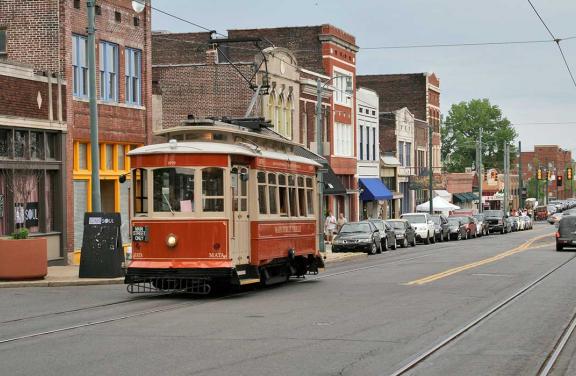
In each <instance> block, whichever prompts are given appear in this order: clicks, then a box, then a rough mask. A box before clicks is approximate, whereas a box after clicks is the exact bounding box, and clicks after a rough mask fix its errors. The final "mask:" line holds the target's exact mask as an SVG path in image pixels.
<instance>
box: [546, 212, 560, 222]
mask: <svg viewBox="0 0 576 376" xmlns="http://www.w3.org/2000/svg"><path fill="white" fill-rule="evenodd" d="M563 216H564V215H563V214H562V213H554V214H552V215H551V216H549V217H548V219H547V221H548V223H550V224H551V225H553V224H556V223H558V222H560V220H561V219H562V217H563Z"/></svg>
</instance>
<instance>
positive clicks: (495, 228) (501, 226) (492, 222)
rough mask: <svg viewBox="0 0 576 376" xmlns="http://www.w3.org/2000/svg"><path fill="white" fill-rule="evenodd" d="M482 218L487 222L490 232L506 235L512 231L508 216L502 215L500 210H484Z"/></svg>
mask: <svg viewBox="0 0 576 376" xmlns="http://www.w3.org/2000/svg"><path fill="white" fill-rule="evenodd" d="M484 218H485V219H486V222H488V229H489V231H490V232H499V233H501V234H506V233H507V232H511V231H512V224H511V223H510V220H509V218H508V215H506V214H504V212H503V211H502V210H486V211H484Z"/></svg>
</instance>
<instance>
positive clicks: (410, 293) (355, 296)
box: [0, 225, 576, 376]
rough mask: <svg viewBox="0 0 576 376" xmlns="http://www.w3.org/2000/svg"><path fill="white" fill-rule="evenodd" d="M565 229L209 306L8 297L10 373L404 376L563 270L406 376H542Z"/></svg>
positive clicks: (104, 293) (575, 298)
mask: <svg viewBox="0 0 576 376" xmlns="http://www.w3.org/2000/svg"><path fill="white" fill-rule="evenodd" d="M553 231H554V228H553V227H551V226H549V225H539V226H537V227H536V228H535V229H534V230H532V231H525V232H518V233H513V234H509V235H491V236H489V237H485V238H480V239H472V240H467V241H459V242H456V241H453V242H445V243H437V244H435V245H429V246H424V245H418V246H417V247H416V248H408V249H401V248H399V249H398V250H396V251H389V252H386V253H384V254H383V255H376V256H370V257H369V258H368V259H366V260H363V261H358V262H343V263H339V264H338V265H334V266H332V267H330V268H329V269H327V270H326V271H324V272H323V273H321V274H319V275H318V276H309V277H307V278H306V279H305V280H299V281H296V280H295V281H291V282H290V283H287V284H284V285H280V286H276V287H272V288H260V289H253V290H247V291H244V292H241V293H237V294H233V295H227V296H217V297H209V298H189V297H174V296H168V297H151V298H150V297H148V298H142V297H140V296H137V297H134V296H130V295H128V294H127V293H126V292H125V290H124V287H123V286H121V285H112V286H87V287H53V288H20V289H2V290H1V291H0V297H1V299H0V365H1V366H0V374H2V375H77V374H82V375H232V374H234V375H250V376H256V375H392V374H394V372H395V371H397V370H399V369H401V368H402V367H403V366H405V365H406V364H408V363H409V362H410V361H411V360H414V359H416V358H417V357H418V355H419V354H422V353H424V352H426V351H427V350H429V349H431V348H433V347H434V345H436V344H439V343H441V342H442V340H443V339H445V338H447V337H448V336H449V335H450V334H453V333H455V332H457V331H458V330H459V329H461V328H464V327H466V326H467V325H468V324H469V323H471V322H472V321H474V319H476V318H478V317H479V316H481V315H482V314H483V313H486V312H488V311H490V310H491V308H493V307H494V306H496V305H498V304H499V303H500V302H502V301H504V300H505V299H507V298H509V297H511V296H513V295H514V294H515V293H516V292H517V291H519V290H521V289H523V287H525V286H527V285H528V284H529V283H531V282H534V281H535V280H537V279H538V278H540V277H542V276H543V275H545V274H546V273H549V272H550V271H551V270H552V269H553V268H556V267H558V266H560V265H562V264H563V265H562V266H561V267H560V268H558V269H557V270H555V271H554V272H552V273H551V274H549V275H548V276H547V277H545V278H544V279H542V281H541V282H540V283H538V284H536V285H534V286H533V287H532V288H530V289H528V290H527V291H525V292H524V293H523V294H522V295H520V296H518V297H516V298H515V299H513V300H511V301H510V302H508V304H507V305H505V306H503V307H502V308H501V309H500V310H498V311H496V312H494V313H493V314H491V315H489V316H488V317H486V319H485V320H483V321H482V322H480V323H479V324H478V325H476V326H474V327H472V328H470V329H469V330H468V331H466V332H464V333H463V334H462V335H461V336H459V337H458V338H456V339H455V340H454V341H449V342H448V343H446V345H445V346H443V347H441V348H440V349H439V350H438V351H436V352H434V353H432V354H430V356H429V357H427V358H426V359H424V360H423V361H422V362H419V363H418V364H416V365H415V367H414V368H412V369H410V370H408V371H407V372H406V373H405V374H411V375H536V374H538V371H539V369H540V368H541V367H542V365H543V364H544V362H545V360H546V358H547V357H548V355H549V354H550V352H551V351H552V350H553V348H554V346H555V344H556V342H557V341H558V339H559V338H560V336H561V334H562V332H563V331H564V330H565V328H566V326H567V325H568V323H569V322H570V320H571V319H572V317H573V316H574V314H575V307H576V289H574V287H573V286H575V285H576V260H574V261H570V260H571V259H572V258H574V256H575V255H576V253H574V252H562V253H557V252H556V251H555V250H554V245H553V241H554V238H553V236H552V232H553ZM542 236H543V237H542ZM538 237H541V238H538ZM533 238H537V239H533ZM530 239H533V242H529V243H526V242H527V241H528V240H530ZM7 341H8V342H7ZM575 353H576V339H574V338H570V340H569V341H568V344H567V346H566V348H565V350H564V351H563V353H562V354H561V356H560V358H559V361H558V366H557V367H555V368H554V370H553V371H554V372H553V374H554V375H572V374H574V370H575V369H576V365H575V363H574V361H573V360H572V359H574V357H573V355H574V354H575Z"/></svg>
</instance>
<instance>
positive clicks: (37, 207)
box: [0, 119, 66, 263]
mask: <svg viewBox="0 0 576 376" xmlns="http://www.w3.org/2000/svg"><path fill="white" fill-rule="evenodd" d="M64 144H65V133H63V132H62V131H59V130H46V129H39V128H25V127H7V126H3V125H2V121H1V119H0V236H7V235H10V234H12V233H13V232H14V231H15V230H16V229H19V228H27V229H28V231H29V232H30V237H44V238H46V239H48V260H49V261H50V262H51V263H58V262H65V258H64V255H65V253H64V244H65V239H64V229H65V213H66V200H65V195H64V192H65V188H64V187H65V183H64V170H63V163H62V161H63V160H64V157H63V147H62V145H64Z"/></svg>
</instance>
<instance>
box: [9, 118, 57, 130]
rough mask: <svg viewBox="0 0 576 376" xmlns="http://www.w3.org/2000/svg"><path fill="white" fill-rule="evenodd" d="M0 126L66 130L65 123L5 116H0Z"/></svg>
mask: <svg viewBox="0 0 576 376" xmlns="http://www.w3.org/2000/svg"><path fill="white" fill-rule="evenodd" d="M0 126H7V127H21V128H41V129H52V130H59V131H66V130H67V129H68V127H67V125H66V122H63V123H59V122H57V121H50V120H40V119H33V118H24V117H18V116H5V115H0Z"/></svg>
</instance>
